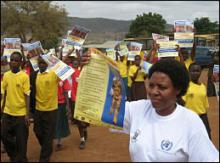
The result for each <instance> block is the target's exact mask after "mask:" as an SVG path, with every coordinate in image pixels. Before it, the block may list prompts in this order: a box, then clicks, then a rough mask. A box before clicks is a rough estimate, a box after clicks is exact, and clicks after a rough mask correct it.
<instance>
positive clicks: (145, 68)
mask: <svg viewBox="0 0 220 163" xmlns="http://www.w3.org/2000/svg"><path fill="white" fill-rule="evenodd" d="M152 65H153V64H151V63H149V62H146V61H142V62H141V65H140V66H141V70H143V71H144V73H145V74H148V73H149V70H150V68H151V66H152Z"/></svg>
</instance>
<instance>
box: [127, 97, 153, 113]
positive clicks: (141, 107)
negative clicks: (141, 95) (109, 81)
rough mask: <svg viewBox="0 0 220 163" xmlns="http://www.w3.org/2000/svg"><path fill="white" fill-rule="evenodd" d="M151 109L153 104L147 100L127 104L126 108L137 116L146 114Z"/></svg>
mask: <svg viewBox="0 0 220 163" xmlns="http://www.w3.org/2000/svg"><path fill="white" fill-rule="evenodd" d="M150 107H151V102H150V100H146V99H143V100H137V101H131V102H128V101H127V102H126V108H128V109H129V110H130V112H133V113H135V114H136V113H142V112H145V111H146V109H149V108H150Z"/></svg>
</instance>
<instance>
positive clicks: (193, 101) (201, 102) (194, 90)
mask: <svg viewBox="0 0 220 163" xmlns="http://www.w3.org/2000/svg"><path fill="white" fill-rule="evenodd" d="M189 74H190V83H189V87H188V90H187V92H186V94H185V95H184V96H183V100H184V101H185V107H186V108H189V109H191V110H192V111H194V112H196V113H197V114H198V115H199V117H200V118H201V120H202V121H203V123H204V125H205V127H206V130H207V132H208V135H209V138H210V139H211V129H210V126H209V121H208V116H207V109H208V108H209V103H208V97H207V93H206V87H205V85H204V84H203V83H200V82H199V77H200V75H201V66H200V65H198V64H196V63H193V64H191V65H190V66H189Z"/></svg>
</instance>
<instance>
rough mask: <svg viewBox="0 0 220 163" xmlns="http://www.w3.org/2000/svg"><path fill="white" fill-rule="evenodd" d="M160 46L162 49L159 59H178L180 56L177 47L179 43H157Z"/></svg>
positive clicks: (160, 49)
mask: <svg viewBox="0 0 220 163" xmlns="http://www.w3.org/2000/svg"><path fill="white" fill-rule="evenodd" d="M157 43H158V44H159V46H160V48H159V49H158V57H160V58H161V57H177V56H178V51H177V49H176V48H177V46H176V45H178V43H177V41H168V42H165V41H161V42H160V41H157Z"/></svg>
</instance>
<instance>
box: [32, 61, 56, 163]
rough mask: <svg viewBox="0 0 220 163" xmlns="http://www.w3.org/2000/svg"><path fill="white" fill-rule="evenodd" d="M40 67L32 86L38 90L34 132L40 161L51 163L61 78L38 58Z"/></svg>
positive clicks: (36, 93)
mask: <svg viewBox="0 0 220 163" xmlns="http://www.w3.org/2000/svg"><path fill="white" fill-rule="evenodd" d="M38 66H39V71H38V72H37V74H36V79H35V85H31V88H32V89H33V88H35V90H36V92H35V103H34V104H35V106H34V107H35V111H34V132H35V135H36V137H37V139H38V141H39V143H40V145H41V151H40V159H39V161H40V162H49V161H50V156H51V154H52V151H53V138H54V136H55V131H56V118H57V109H58V82H59V78H58V77H57V75H56V74H55V73H54V72H53V71H49V70H48V69H47V67H48V65H47V63H46V62H45V61H44V60H43V59H42V58H41V57H39V58H38ZM35 73H36V72H35ZM31 76H32V74H31ZM31 102H32V101H31ZM32 103H33V102H32Z"/></svg>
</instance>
